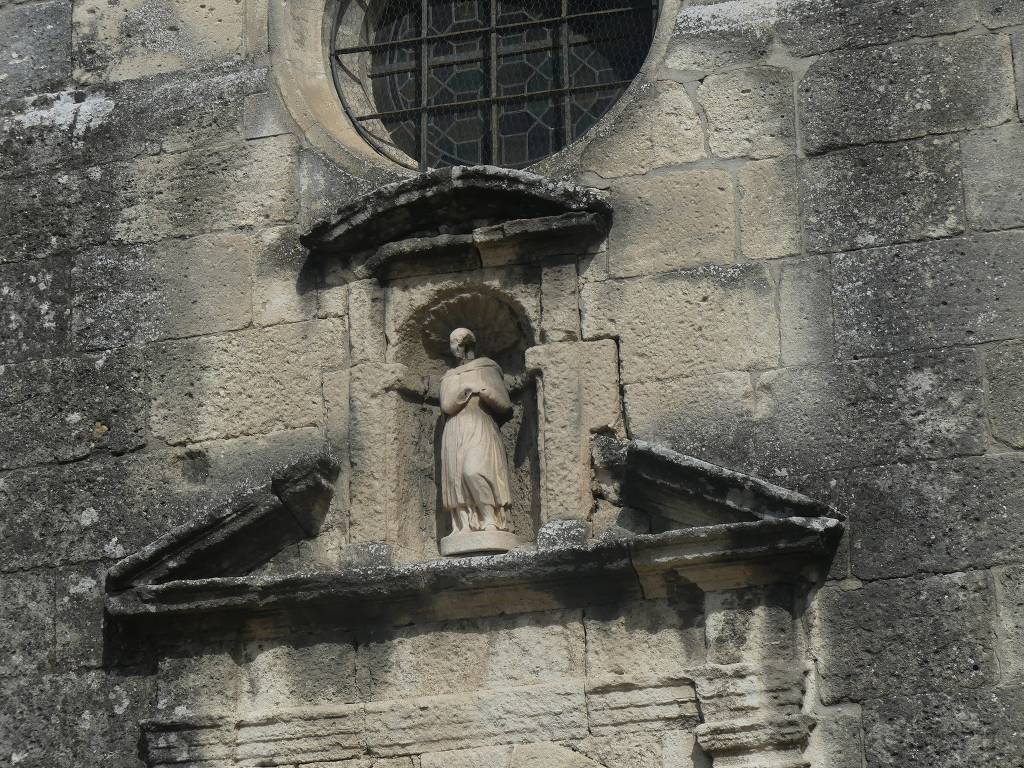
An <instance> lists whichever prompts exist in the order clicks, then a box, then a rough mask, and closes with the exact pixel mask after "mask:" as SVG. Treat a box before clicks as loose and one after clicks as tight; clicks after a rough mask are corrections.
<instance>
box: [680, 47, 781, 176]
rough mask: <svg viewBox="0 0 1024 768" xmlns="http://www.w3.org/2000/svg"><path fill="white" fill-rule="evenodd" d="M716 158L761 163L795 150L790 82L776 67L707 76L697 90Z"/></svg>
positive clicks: (732, 71) (709, 139)
mask: <svg viewBox="0 0 1024 768" xmlns="http://www.w3.org/2000/svg"><path fill="white" fill-rule="evenodd" d="M697 99H698V101H700V103H701V106H703V108H704V114H705V115H706V116H707V121H708V141H709V143H710V146H711V151H712V152H713V153H714V154H715V155H716V156H717V157H724V158H735V157H749V158H753V159H755V160H761V159H763V158H766V157H777V156H779V155H785V154H789V153H792V152H793V151H794V150H795V149H796V129H795V127H794V109H795V104H794V100H793V76H792V75H791V74H790V73H789V72H788V71H787V70H785V69H780V68H778V67H755V68H752V69H738V70H731V71H729V72H724V73H722V74H719V75H709V76H708V77H706V78H704V80H703V81H702V82H701V84H700V86H699V87H698V88H697Z"/></svg>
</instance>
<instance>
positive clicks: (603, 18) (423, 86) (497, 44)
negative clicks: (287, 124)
mask: <svg viewBox="0 0 1024 768" xmlns="http://www.w3.org/2000/svg"><path fill="white" fill-rule="evenodd" d="M656 17H657V5H656V2H655V0H379V1H378V3H376V4H373V3H371V4H370V6H369V8H368V10H367V13H366V16H365V20H364V28H363V30H361V33H360V35H359V37H360V39H359V41H358V44H355V45H353V44H351V43H352V37H353V36H352V31H351V30H346V31H345V33H344V34H343V33H342V32H339V31H336V34H335V50H334V51H333V56H332V60H333V62H334V69H335V79H336V81H337V82H338V83H339V92H340V93H341V94H342V100H343V102H344V104H345V109H346V111H347V112H348V114H349V116H350V117H351V119H352V121H353V123H354V124H355V125H356V127H357V129H358V130H359V132H360V133H361V134H362V135H363V137H364V138H365V139H366V140H367V141H368V142H369V143H370V144H371V145H372V146H374V147H375V148H376V149H377V150H378V151H380V152H382V153H383V154H385V155H387V156H389V157H391V158H392V159H395V160H397V161H398V162H402V163H404V164H406V165H410V166H412V167H418V168H420V169H425V168H436V167H441V166H448V165H474V164H480V163H487V164H492V165H500V166H505V167H510V168H522V167H525V166H528V165H530V164H532V163H535V162H537V161H538V160H541V159H542V158H544V157H547V156H548V155H550V154H552V153H554V152H557V151H558V150H559V149H561V148H562V147H564V146H566V145H567V144H568V143H570V142H571V141H573V140H574V139H576V138H578V137H579V136H581V135H583V134H584V133H585V132H586V131H587V130H589V129H590V128H591V127H592V126H593V125H594V124H595V123H596V122H597V121H598V119H600V117H601V116H602V115H603V114H604V113H605V112H607V111H608V109H609V108H610V107H611V106H612V104H614V103H615V101H616V99H618V97H619V96H620V95H621V94H622V92H623V91H624V90H625V89H626V87H627V86H628V85H629V84H630V82H631V81H632V80H633V78H634V77H635V76H636V74H637V72H639V71H640V67H641V65H642V64H643V62H644V59H645V58H646V56H647V51H648V49H649V48H650V44H651V39H652V37H653V32H654V24H655V21H656ZM346 43H347V44H346ZM353 80H354V81H356V85H357V90H356V96H355V97H352V96H351V92H352V89H351V88H349V94H350V95H349V97H348V98H346V89H345V88H344V87H343V86H342V84H343V83H344V82H346V81H353Z"/></svg>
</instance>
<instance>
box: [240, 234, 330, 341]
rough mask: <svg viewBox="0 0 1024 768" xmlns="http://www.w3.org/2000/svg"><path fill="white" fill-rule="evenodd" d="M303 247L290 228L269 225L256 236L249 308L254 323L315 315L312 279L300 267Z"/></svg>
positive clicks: (306, 318)
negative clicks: (269, 227)
mask: <svg viewBox="0 0 1024 768" xmlns="http://www.w3.org/2000/svg"><path fill="white" fill-rule="evenodd" d="M306 256H307V254H306V250H305V248H303V247H302V244H301V243H299V238H298V233H297V232H296V231H295V228H294V227H273V228H271V229H265V230H263V231H262V232H261V233H260V234H259V236H258V237H257V238H256V250H255V253H254V258H253V265H252V271H253V278H252V311H253V321H254V322H255V323H256V324H257V325H277V324H278V323H295V322H299V321H301V320H311V319H312V318H313V317H315V316H316V311H317V291H316V280H315V277H313V276H312V275H309V274H307V272H306V271H305V270H304V269H303V267H304V264H305V260H306Z"/></svg>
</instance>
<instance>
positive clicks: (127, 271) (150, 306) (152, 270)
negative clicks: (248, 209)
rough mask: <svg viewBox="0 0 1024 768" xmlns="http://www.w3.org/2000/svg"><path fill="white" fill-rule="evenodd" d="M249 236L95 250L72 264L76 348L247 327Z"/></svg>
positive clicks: (249, 311)
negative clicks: (73, 265)
mask: <svg viewBox="0 0 1024 768" xmlns="http://www.w3.org/2000/svg"><path fill="white" fill-rule="evenodd" d="M255 250H256V245H255V243H254V242H253V238H252V236H251V235H248V234H242V233H223V234H214V235H201V236H199V237H192V238H186V239H184V240H164V241H162V242H159V243H152V244H150V245H145V246H134V247H132V246H124V247H120V248H118V247H99V248H95V249H91V250H89V251H86V252H85V253H83V254H82V255H81V256H79V257H77V258H76V260H75V267H74V269H73V270H72V272H71V281H72V285H73V287H74V295H75V298H74V316H73V322H72V328H73V337H74V342H75V346H76V347H77V348H79V349H85V350H90V349H107V348H110V347H113V346H120V345H123V344H132V343H136V344H137V343H139V342H147V341H156V340H159V339H167V338H180V337H184V336H196V335H200V334H206V333H219V332H223V331H230V330H235V329H238V328H244V327H245V326H247V325H249V324H250V322H251V320H252V293H251V277H250V263H251V260H252V258H253V251H255Z"/></svg>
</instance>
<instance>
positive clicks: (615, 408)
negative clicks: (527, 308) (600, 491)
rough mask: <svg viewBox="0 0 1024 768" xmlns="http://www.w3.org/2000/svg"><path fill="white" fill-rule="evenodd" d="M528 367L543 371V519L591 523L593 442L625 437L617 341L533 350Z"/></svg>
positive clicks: (531, 350)
mask: <svg viewBox="0 0 1024 768" xmlns="http://www.w3.org/2000/svg"><path fill="white" fill-rule="evenodd" d="M526 366H527V368H528V369H530V370H534V371H539V372H540V381H539V385H538V393H539V394H538V401H539V403H540V411H541V414H542V421H541V424H540V441H541V517H542V519H543V520H544V521H548V520H554V519H559V518H565V519H573V518H575V519H581V520H583V519H586V518H587V517H589V515H590V511H591V507H592V506H593V496H592V494H591V491H590V472H591V470H590V441H591V437H592V435H593V434H594V433H596V432H608V431H611V432H615V433H618V434H623V427H622V408H621V405H620V402H619V356H618V350H617V349H616V347H615V342H614V341H611V340H610V339H605V340H602V341H593V342H563V343H556V344H544V345H542V346H539V347H531V348H530V349H529V350H527V353H526Z"/></svg>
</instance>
